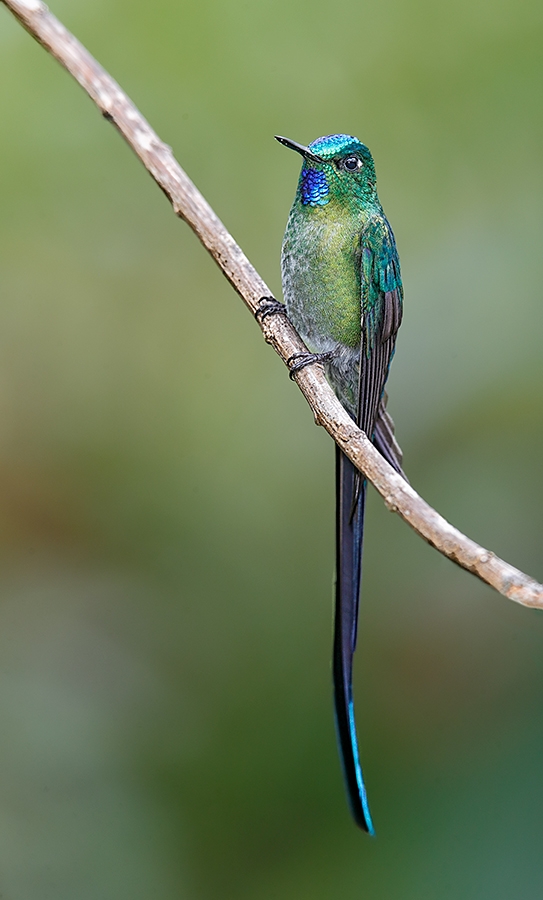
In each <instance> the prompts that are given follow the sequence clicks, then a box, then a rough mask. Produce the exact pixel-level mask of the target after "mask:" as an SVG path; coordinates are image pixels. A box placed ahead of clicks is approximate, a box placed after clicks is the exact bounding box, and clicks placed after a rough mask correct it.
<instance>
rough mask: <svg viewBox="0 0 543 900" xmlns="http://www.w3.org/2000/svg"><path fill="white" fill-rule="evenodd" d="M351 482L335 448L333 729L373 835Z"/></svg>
mask: <svg viewBox="0 0 543 900" xmlns="http://www.w3.org/2000/svg"><path fill="white" fill-rule="evenodd" d="M356 484H357V474H356V469H355V468H354V466H353V464H352V463H351V462H350V460H348V459H347V457H346V456H344V454H343V453H342V452H341V450H340V449H339V448H338V447H336V604H335V618H334V653H333V676H334V702H335V712H336V727H337V735H338V743H339V750H340V755H341V760H342V763H343V772H344V776H345V784H346V787H347V794H348V797H349V803H350V806H351V811H352V814H353V817H354V820H355V822H356V823H357V825H359V826H360V828H363V829H364V830H365V831H367V832H369V834H374V830H373V823H372V820H371V815H370V811H369V806H368V800H367V797H366V788H365V786H364V779H363V777H362V768H361V765H360V758H359V754H358V741H357V737H356V726H355V719H354V708H353V689H352V676H353V654H354V651H355V647H356V632H357V623H358V603H359V596H360V580H361V573H362V539H363V531H364V506H365V499H366V485H365V483H362V485H361V487H360V490H359V496H358V501H357V503H356V506H355V509H354V512H353V498H354V497H355V494H356Z"/></svg>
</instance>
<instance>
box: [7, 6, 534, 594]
mask: <svg viewBox="0 0 543 900" xmlns="http://www.w3.org/2000/svg"><path fill="white" fill-rule="evenodd" d="M0 2H2V3H3V4H4V6H6V7H7V8H8V9H9V10H11V12H12V13H13V15H14V16H15V17H16V19H18V21H19V22H20V23H21V25H23V27H24V28H26V30H27V31H28V32H29V33H30V34H31V35H32V37H34V38H35V39H36V40H37V41H38V42H39V43H40V44H41V45H42V46H43V47H44V48H45V49H46V50H47V51H48V52H49V53H51V55H52V56H54V57H55V59H57V60H58V61H59V62H60V63H61V65H62V66H64V68H65V69H67V70H68V72H70V74H71V75H73V77H74V78H75V79H76V81H77V82H78V83H79V84H80V85H81V87H82V88H83V89H84V90H85V91H86V92H87V94H88V95H89V97H90V98H91V99H92V100H93V101H94V103H95V104H96V105H97V106H98V108H99V110H100V111H101V112H102V114H103V115H104V117H105V118H106V119H108V120H109V121H111V122H112V123H113V124H114V125H115V126H116V127H117V129H118V130H119V131H120V132H121V134H122V136H123V137H124V138H125V140H126V141H127V143H128V144H129V145H130V147H132V149H133V150H134V152H135V153H136V155H137V156H138V157H139V158H140V160H141V161H142V163H143V165H144V166H145V168H146V169H147V171H148V172H149V173H150V174H151V175H152V177H153V178H154V179H155V181H156V183H157V184H158V185H159V187H160V188H162V190H163V191H164V193H165V194H166V196H167V197H168V199H169V200H170V202H171V204H172V206H173V208H174V211H175V213H176V215H178V216H179V217H180V218H182V219H184V220H185V222H187V224H188V225H190V227H191V228H192V230H193V231H194V232H195V233H196V235H197V236H198V238H199V239H200V241H201V242H202V244H203V245H204V247H205V248H206V249H207V250H208V251H209V253H210V254H211V256H212V257H213V259H214V260H215V262H216V263H217V265H218V266H219V268H220V269H221V270H222V272H223V274H224V275H225V276H226V278H227V279H228V281H229V282H230V284H231V285H232V286H233V287H234V289H235V290H236V291H237V292H238V294H239V295H240V297H241V298H242V300H243V301H244V302H245V303H246V305H247V306H248V307H249V309H250V310H251V312H252V313H253V314H254V315H256V318H257V321H258V322H259V324H260V326H261V328H262V332H263V334H264V338H265V340H266V341H267V342H268V343H269V344H271V345H272V346H273V348H274V350H275V351H276V352H277V353H278V354H279V356H280V357H281V358H282V359H283V361H284V362H286V361H287V360H288V359H289V357H291V356H292V355H293V354H294V353H300V352H304V351H305V350H306V347H305V346H304V344H303V342H302V341H301V339H300V337H299V335H298V334H297V332H296V331H295V330H294V328H293V327H292V325H291V324H290V322H289V321H288V319H287V318H286V317H285V316H284V315H280V314H276V315H266V316H259V309H260V310H262V309H263V307H261V306H260V303H261V300H262V298H263V297H269V296H270V291H269V289H268V287H267V286H266V284H265V283H264V281H263V280H262V278H261V277H260V275H259V274H258V272H257V271H256V270H255V269H254V268H253V266H252V265H251V263H250V262H249V260H248V259H247V257H246V256H245V254H244V253H243V251H242V250H241V248H240V247H238V245H237V244H236V242H235V241H234V239H233V237H232V236H231V235H230V234H229V232H228V231H227V230H226V228H225V227H224V225H223V224H222V222H221V221H220V219H218V218H217V216H216V215H215V213H214V212H213V210H212V209H211V207H210V206H209V204H208V203H207V201H206V200H205V199H204V197H203V196H202V195H201V194H200V192H199V191H198V189H197V188H196V187H195V185H194V184H193V183H192V181H191V180H190V179H189V178H188V176H187V175H186V174H185V172H184V171H183V169H182V168H181V166H180V165H179V163H178V162H177V161H176V160H175V158H174V156H173V154H172V151H171V149H170V148H169V147H168V146H167V145H166V144H164V143H163V142H162V141H161V140H160V139H159V137H158V135H157V134H156V133H155V132H154V131H153V129H152V128H151V126H150V125H149V124H148V122H146V120H145V119H144V118H143V116H142V115H141V113H140V112H139V111H138V110H137V109H136V107H135V106H134V104H133V103H132V102H131V101H130V99H129V98H128V97H127V96H126V94H125V93H124V92H123V91H122V90H121V88H120V87H119V85H118V84H117V83H116V82H115V81H114V80H113V79H112V78H111V76H110V75H108V73H107V72H106V71H104V69H102V67H101V66H100V65H99V64H98V63H97V62H96V60H95V59H94V58H93V57H92V56H91V55H90V53H89V52H88V51H87V50H86V49H85V48H84V47H83V46H82V45H81V44H80V43H79V41H77V40H76V38H75V37H74V36H73V35H72V34H70V32H69V31H67V30H66V28H64V26H63V25H62V24H61V23H60V22H59V21H58V19H56V18H55V16H53V15H52V14H51V13H50V12H49V10H48V8H47V6H46V5H45V4H44V3H42V2H41V0H0ZM295 380H296V382H297V383H298V386H299V388H300V390H301V391H302V393H303V394H304V396H305V398H306V400H307V402H308V403H309V405H310V407H311V409H312V410H313V414H314V416H315V421H316V423H317V424H318V425H323V426H324V428H325V429H326V430H327V431H328V433H329V434H330V435H331V436H332V438H333V439H334V440H335V441H336V443H337V444H338V445H339V446H340V447H341V449H342V450H343V451H344V453H345V454H346V455H347V456H348V457H349V459H350V460H352V462H353V463H354V464H355V466H357V468H358V469H359V470H360V471H361V472H363V474H364V475H365V476H366V477H367V478H368V480H369V481H371V482H372V484H373V485H374V486H375V488H376V489H377V490H378V491H379V493H380V494H381V496H382V497H383V499H384V501H385V503H386V505H387V507H388V508H389V509H390V510H393V511H394V512H397V513H398V514H399V515H400V516H401V517H402V519H404V521H405V522H407V523H408V524H409V525H411V527H412V528H413V529H414V530H415V531H416V532H417V534H419V535H420V536H421V537H422V538H424V540H426V541H427V542H428V543H429V544H431V545H432V546H433V547H435V548H436V550H439V551H440V553H443V554H444V555H445V556H448V557H449V559H452V560H453V562H455V563H457V564H458V565H459V566H462V568H464V569H467V570H468V572H472V573H473V574H474V575H477V576H478V577H479V578H480V579H481V580H482V581H485V582H486V583H487V584H489V585H491V586H492V587H494V588H495V589H496V590H497V591H499V592H500V593H501V594H503V595H504V596H506V597H508V598H509V599H510V600H514V601H515V602H517V603H521V604H523V605H524V606H532V607H538V608H540V609H543V585H541V584H538V582H537V581H534V579H532V578H529V577H528V576H527V575H525V574H524V573H523V572H521V571H519V569H515V568H514V567H513V566H510V565H509V564H508V563H506V562H504V561H503V560H501V559H499V558H498V557H497V556H495V555H494V553H491V552H490V551H488V550H485V549H484V548H483V547H480V546H479V544H476V543H475V542H474V541H472V540H470V539H469V538H468V537H466V536H465V535H463V534H462V533H461V532H460V531H458V529H456V528H454V527H453V526H452V525H450V524H449V522H447V521H446V519H444V518H443V517H442V516H440V515H439V513H438V512H436V511H435V510H434V509H432V507H431V506H429V505H428V504H427V503H426V502H425V501H424V500H423V499H422V497H419V495H418V494H417V493H416V491H414V490H413V488H412V487H411V486H410V485H409V484H407V482H406V481H404V480H403V478H401V477H400V476H399V475H398V474H397V473H396V472H395V471H394V469H393V468H392V467H391V466H390V465H389V464H388V463H387V462H386V460H384V459H383V457H382V456H381V455H380V453H379V452H378V451H377V450H376V449H375V447H374V446H373V444H372V443H371V442H370V441H369V440H368V438H367V437H366V435H365V434H364V433H363V432H362V431H360V429H359V428H357V426H356V425H355V423H354V422H353V420H352V419H351V418H350V416H349V415H348V413H347V412H346V411H345V409H344V408H343V407H342V406H341V404H340V402H339V400H338V399H337V397H336V396H335V394H334V392H333V391H332V389H331V387H330V386H329V384H328V382H327V381H326V378H325V376H324V372H323V369H322V367H321V366H319V365H313V366H308V367H307V368H305V369H302V370H301V371H299V372H298V373H297V374H296V376H295Z"/></svg>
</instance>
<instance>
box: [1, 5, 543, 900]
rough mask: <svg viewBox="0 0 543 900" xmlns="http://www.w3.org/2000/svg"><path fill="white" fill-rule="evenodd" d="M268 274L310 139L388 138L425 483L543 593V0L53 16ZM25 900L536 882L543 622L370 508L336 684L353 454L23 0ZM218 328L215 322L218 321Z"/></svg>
mask: <svg viewBox="0 0 543 900" xmlns="http://www.w3.org/2000/svg"><path fill="white" fill-rule="evenodd" d="M51 6H52V10H53V12H55V13H56V14H58V15H59V16H60V17H61V18H62V19H63V21H64V22H65V24H66V25H67V26H68V27H69V28H71V29H72V30H73V31H74V32H75V33H76V34H77V36H78V37H79V38H80V39H81V40H82V41H83V42H84V43H85V44H86V45H87V46H88V48H89V49H90V50H91V52H93V53H94V54H95V55H96V56H97V57H98V59H99V60H100V61H101V62H102V64H103V65H105V66H106V68H108V69H109V70H110V71H111V73H112V74H113V76H114V77H116V78H117V79H118V80H119V82H120V83H121V85H123V87H124V88H125V89H126V90H127V91H128V93H129V94H130V95H131V96H132V98H133V99H134V101H135V102H136V103H137V105H138V106H139V107H140V109H141V110H142V111H143V113H144V114H145V115H146V116H147V117H148V119H149V120H150V121H151V123H152V124H153V126H154V127H155V128H156V129H157V130H158V132H159V134H160V135H161V137H162V138H163V139H164V140H166V141H167V142H168V143H169V144H171V145H172V146H173V148H174V152H175V153H176V154H177V156H178V158H179V159H180V160H181V162H182V164H183V165H184V166H185V167H186V169H187V170H188V172H189V174H190V175H191V176H192V178H193V179H194V180H195V181H196V183H197V185H198V186H199V187H200V189H201V190H203V192H204V194H205V195H206V197H207V198H208V199H209V201H210V202H211V203H212V205H213V206H214V207H215V209H216V210H217V212H218V214H219V215H220V216H221V217H222V218H223V220H224V221H225V223H226V224H227V226H228V227H229V228H230V229H231V231H232V232H233V234H234V236H235V237H236V238H237V239H238V241H239V242H240V243H241V245H242V246H243V247H244V249H245V250H246V252H247V253H248V255H249V257H250V258H251V260H252V261H253V263H254V264H255V265H256V266H257V268H258V269H259V270H260V271H261V273H262V274H263V276H264V278H265V279H266V280H267V281H268V283H269V284H270V286H271V287H272V289H273V290H275V291H277V292H279V291H280V277H279V252H280V244H281V238H282V232H283V228H284V224H285V221H286V217H287V213H288V209H289V206H290V203H291V200H292V196H293V193H294V189H295V184H296V180H297V177H298V169H299V160H298V159H297V158H295V157H294V155H293V154H290V153H287V152H286V151H285V150H284V149H282V148H281V147H279V146H278V145H277V144H276V143H275V142H274V141H273V134H274V133H276V132H278V133H280V134H286V135H288V136H290V137H292V138H294V139H296V140H299V141H303V142H307V141H310V140H312V139H313V138H315V137H317V136H318V135H321V134H327V133H330V132H334V131H342V132H351V133H353V134H356V135H358V136H359V137H360V138H361V139H362V140H364V141H365V142H367V143H368V144H369V146H370V147H371V148H372V150H373V152H374V155H375V158H376V164H377V172H378V178H379V188H380V195H381V199H382V201H383V204H384V206H385V209H386V212H387V214H388V216H389V218H390V220H391V221H392V224H393V227H394V230H395V232H396V237H397V241H398V244H399V249H400V254H401V259H402V267H403V273H404V280H405V286H406V312H405V319H404V324H403V326H402V330H401V332H400V337H399V341H398V348H397V353H396V359H395V361H394V366H393V371H392V374H391V378H390V381H389V394H390V409H391V411H392V413H393V415H394V418H395V420H396V425H397V434H398V437H399V439H400V442H401V444H402V446H403V449H404V454H405V466H406V470H407V472H408V474H409V476H410V478H411V480H412V482H413V484H414V485H415V487H416V488H417V489H418V490H419V491H420V492H421V493H422V495H423V496H424V497H426V498H427V499H428V500H429V501H430V502H431V503H432V504H434V505H435V506H436V507H437V508H438V509H439V510H440V511H441V512H442V513H443V514H444V515H445V516H446V517H447V518H449V519H450V520H451V521H452V522H454V523H455V524H456V525H457V526H459V527H460V528H461V529H463V530H464V531H466V532H467V533H468V534H469V535H470V536H472V537H473V538H475V539H476V540H478V541H480V542H481V543H482V544H483V545H485V546H488V547H490V548H491V549H493V550H494V551H495V552H497V553H499V554H500V555H502V556H504V557H505V558H506V559H507V560H508V561H510V562H512V563H513V564H515V565H517V566H519V567H520V568H522V569H524V570H526V571H528V572H529V573H530V574H532V575H533V576H535V577H538V578H539V579H543V554H542V551H543V505H542V501H543V464H542V459H543V411H542V401H543V359H542V353H541V347H542V340H543V303H542V300H543V289H542V280H543V265H542V254H541V246H542V243H543V204H542V200H541V197H542V188H543V159H542V147H543V127H542V125H543V114H542V104H541V91H542V87H543V85H542V74H543V52H542V49H543V6H542V5H541V3H540V2H538V0H457V2H456V3H454V4H451V3H447V2H445V0H439V2H435V0H433V2H429V0H362V2H360V0H345V2H343V3H341V4H340V5H336V6H334V5H333V4H330V3H326V2H324V0H313V2H311V3H310V2H308V0H288V2H287V0H273V2H269V0H210V2H209V3H206V4H204V3H196V2H192V3H178V2H175V0H154V2H153V3H148V2H143V0H130V2H128V0H107V2H106V0H93V3H85V2H83V0H55V2H54V3H52V4H51ZM0 84H1V88H0V121H1V140H0V198H1V199H0V261H1V265H0V271H1V275H0V281H1V296H2V302H1V307H0V345H1V352H0V384H1V390H0V421H1V427H0V435H1V438H0V497H1V535H2V542H1V543H2V551H1V576H0V583H1V605H0V722H1V727H0V893H1V895H2V897H5V898H7V900H73V898H77V900H140V898H142V900H143V898H149V897H153V898H160V900H173V898H176V900H177V898H182V900H219V898H220V900H234V898H236V900H249V898H250V900H272V898H274V900H275V898H279V897H280V898H281V900H290V898H293V900H294V898H296V900H302V898H307V900H309V898H311V900H335V898H338V897H341V898H344V900H358V898H362V900H382V898H387V900H396V898H397V900H425V898H429V900H435V898H439V900H468V898H469V900H471V898H473V900H475V898H476V900H486V898H488V900H491V898H492V900H498V898H510V897H522V898H523V900H532V898H533V900H535V898H538V900H539V898H540V897H541V896H542V892H543V859H542V855H541V846H542V839H543V813H542V811H543V765H542V763H543V618H542V617H541V614H540V613H538V612H534V611H529V610H525V609H523V608H521V607H517V606H515V605H514V604H513V603H511V602H509V601H507V600H505V599H503V598H501V597H499V596H498V595H497V594H495V593H493V592H492V591H491V590H490V589H489V588H486V587H485V586H483V585H481V584H479V583H478V582H477V581H476V580H475V579H474V578H472V577H471V576H470V575H468V574H466V573H465V572H462V571H460V570H459V569H456V568H455V567H454V566H453V565H452V564H451V563H449V562H447V561H446V560H444V559H442V558H440V557H439V555H438V554H436V553H435V552H434V551H433V550H431V549H430V548H429V547H427V546H426V545H425V544H423V542H422V541H421V540H420V539H419V538H417V537H416V536H415V535H414V534H413V533H411V532H410V530H409V529H408V528H407V527H406V526H405V525H404V524H402V523H401V522H400V521H399V520H398V519H397V518H395V517H394V516H393V515H392V514H390V513H389V512H387V511H386V510H385V508H384V506H383V504H382V502H381V501H380V499H379V498H378V497H377V496H376V495H375V494H373V493H372V495H371V496H370V500H369V512H368V528H367V540H366V550H365V574H364V599H363V605H362V621H361V625H360V639H359V651H358V654H357V657H358V658H357V666H356V684H355V691H356V701H357V709H358V718H359V728H360V738H361V744H362V750H363V763H364V768H365V773H366V777H367V783H368V789H369V793H370V800H371V804H372V809H373V813H374V818H375V822H376V828H377V838H376V839H375V840H371V839H369V838H367V836H365V835H363V834H362V833H361V832H359V831H358V830H357V829H356V828H355V826H354V825H353V824H352V822H351V820H350V817H349V814H348V810H347V806H346V801H345V796H344V790H343V785H342V778H341V772H340V766H339V763H338V759H337V753H336V747H335V735H334V725H333V717H332V705H331V688H330V643H331V620H332V572H333V546H334V537H333V502H334V501H333V447H332V444H331V442H330V440H329V439H328V438H327V436H326V435H325V434H323V433H322V432H321V430H319V429H316V428H315V427H314V424H313V421H312V417H311V414H310V412H309V410H308V408H307V407H306V405H305V403H304V401H303V399H302V397H301V395H300V394H299V392H298V391H297V389H296V387H295V385H293V384H292V383H290V382H289V379H288V377H287V375H286V371H285V369H284V367H283V366H282V364H281V363H280V361H279V360H278V358H276V357H275V356H274V354H273V352H272V351H271V350H270V349H269V348H268V347H266V345H265V344H264V342H263V340H262V338H261V336H260V332H259V330H258V328H257V326H256V324H255V323H254V322H253V321H252V319H251V317H250V315H249V314H248V313H247V311H246V310H245V309H244V307H243V304H242V303H241V301H240V300H239V298H238V297H237V296H236V295H235V294H234V293H233V291H232V290H231V289H230V288H229V287H228V285H227V284H226V282H225V281H224V279H223V278H222V277H221V275H220V274H219V272H218V270H217V269H216V268H215V266H214V264H213V263H212V261H211V260H210V259H209V258H208V257H207V255H206V254H205V252H204V251H203V250H202V248H201V247H200V245H199V244H198V242H197V240H196V239H195V237H194V236H193V235H192V234H191V233H190V232H189V230H188V228H187V227H186V226H185V225H184V224H183V223H181V222H179V221H178V220H176V218H175V217H174V216H173V214H172V212H171V210H170V208H169V206H168V204H167V202H166V201H165V199H164V197H163V196H162V194H161V192H160V191H159V190H158V189H157V188H156V186H155V185H154V184H153V182H152V181H151V179H150V178H149V176H148V175H147V174H146V172H145V171H144V170H143V168H142V167H141V165H140V164H139V163H138V161H137V160H136V159H135V157H134V156H133V155H132V153H131V152H130V151H129V149H128V148H127V147H126V146H125V145H124V143H123V141H122V140H121V139H120V138H119V136H118V134H117V133H116V132H115V130H114V129H113V128H111V127H110V126H109V125H108V124H107V123H106V122H105V121H104V120H103V119H102V118H101V117H100V115H99V114H98V112H97V111H96V109H95V108H94V107H93V106H92V104H91V103H90V101H89V100H88V99H87V98H86V97H85V96H84V94H83V93H82V92H81V90H80V89H79V88H78V87H77V86H76V85H75V83H73V82H72V81H71V79H70V78H69V77H68V76H67V75H66V73H65V72H64V71H63V70H61V68H60V67H59V66H58V65H57V64H56V63H55V62H54V61H53V60H52V59H51V58H50V57H48V56H47V54H46V53H45V52H44V51H43V50H42V49H41V48H39V47H38V46H37V45H36V44H35V43H34V42H33V41H32V40H31V38H30V37H29V36H28V35H27V34H26V33H25V32H24V31H23V30H22V29H21V28H20V26H19V25H18V24H17V23H16V22H15V21H14V20H13V19H12V18H11V17H10V15H9V13H8V12H7V11H6V10H5V9H4V8H0ZM219 317H220V318H219Z"/></svg>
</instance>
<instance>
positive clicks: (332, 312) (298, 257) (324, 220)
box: [281, 204, 360, 352]
mask: <svg viewBox="0 0 543 900" xmlns="http://www.w3.org/2000/svg"><path fill="white" fill-rule="evenodd" d="M359 243H360V224H359V223H357V222H355V221H353V220H352V219H351V218H350V217H341V216H337V217H334V216H331V215H330V207H324V208H320V209H319V208H317V209H312V208H308V207H301V205H300V204H298V205H296V204H295V206H294V207H293V209H292V211H291V214H290V217H289V221H288V224H287V229H286V232H285V237H284V241H283V251H282V257H281V267H282V277H283V294H284V298H285V303H286V305H287V311H288V314H289V317H290V318H291V320H292V322H293V324H294V325H295V327H296V328H297V329H298V331H299V332H300V334H301V335H302V337H303V339H304V340H305V342H306V343H307V345H308V346H309V347H310V348H311V349H312V350H313V351H315V352H323V351H326V350H331V349H335V347H336V345H337V344H340V345H343V346H344V347H358V346H359V344H360V248H359Z"/></svg>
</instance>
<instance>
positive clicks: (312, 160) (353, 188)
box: [276, 134, 376, 206]
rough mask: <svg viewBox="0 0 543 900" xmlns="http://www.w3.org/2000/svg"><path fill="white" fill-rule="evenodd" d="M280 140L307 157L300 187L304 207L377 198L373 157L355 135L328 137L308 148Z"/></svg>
mask: <svg viewBox="0 0 543 900" xmlns="http://www.w3.org/2000/svg"><path fill="white" fill-rule="evenodd" d="M276 140H278V141H279V143H280V144H284V146H285V147H289V149H290V150H296V152H297V153H300V154H301V155H302V156H303V158H304V163H303V166H302V173H301V176H300V182H299V185H298V192H299V195H300V199H301V202H302V204H303V205H304V206H326V204H327V203H329V202H330V200H331V199H333V198H336V199H338V200H339V201H340V202H341V201H343V202H345V201H347V202H348V201H349V200H353V199H354V200H357V199H359V200H360V201H364V200H366V201H367V200H370V199H372V198H373V197H376V189H375V166H374V163H373V157H372V155H371V153H370V151H369V150H368V148H367V147H366V145H365V144H362V143H361V142H360V141H359V140H358V139H357V138H355V137H353V136H352V135H350V134H328V135H326V136H325V137H320V138H317V139H316V140H315V141H312V142H311V144H309V145H308V146H307V147H304V146H303V144H298V143H296V141H291V140H290V139H289V138H285V137H279V135H276Z"/></svg>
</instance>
